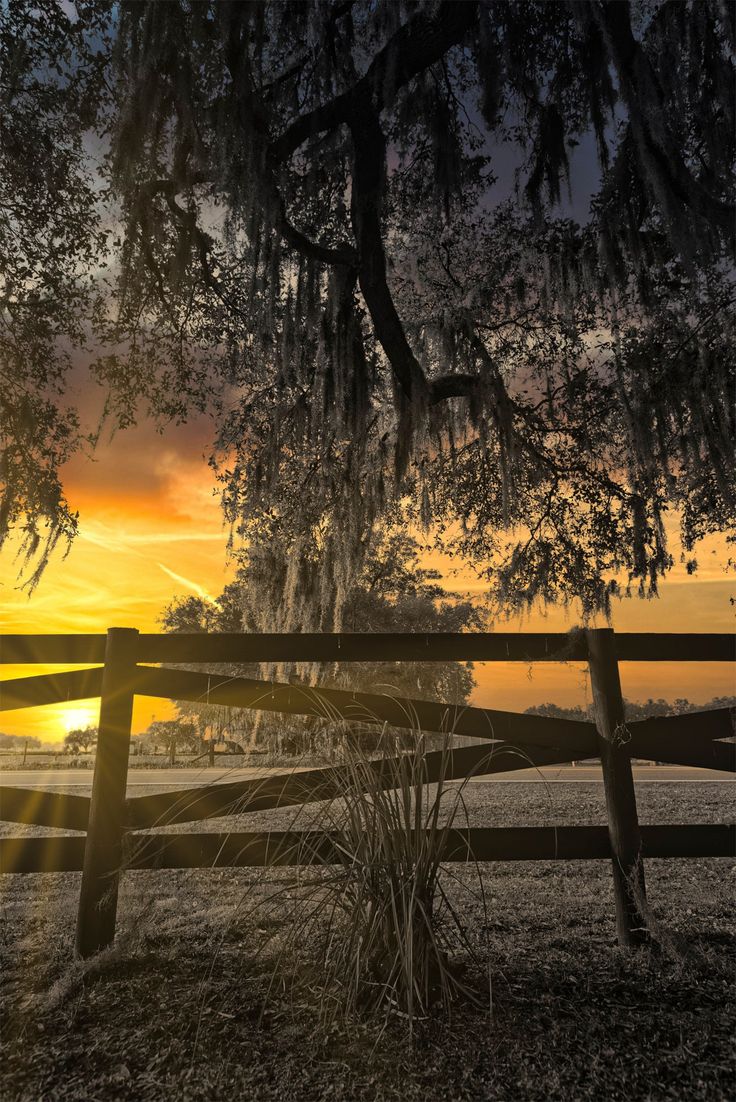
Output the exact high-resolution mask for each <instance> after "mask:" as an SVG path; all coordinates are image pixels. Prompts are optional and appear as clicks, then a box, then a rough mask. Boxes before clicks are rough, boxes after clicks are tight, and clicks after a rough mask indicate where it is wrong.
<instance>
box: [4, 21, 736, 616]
mask: <svg viewBox="0 0 736 1102" xmlns="http://www.w3.org/2000/svg"><path fill="white" fill-rule="evenodd" d="M10 13H11V14H10V15H5V13H4V15H3V18H4V19H5V34H4V36H2V49H3V50H4V55H3V58H4V74H5V75H4V88H5V89H6V102H7V103H8V104H10V105H11V106H13V105H15V104H16V103H18V104H21V105H22V109H23V112H25V116H24V117H25V118H26V119H27V124H26V125H27V127H31V126H32V119H33V117H34V112H35V113H36V114H37V116H38V118H39V120H40V123H39V125H40V126H41V127H42V128H43V133H44V134H48V135H49V139H50V140H51V139H53V135H54V134H55V133H56V132H57V131H59V129H60V128H61V127H62V126H64V127H65V128H66V129H65V131H64V133H65V139H64V142H62V143H60V145H59V150H58V151H57V150H56V149H55V148H51V149H50V151H49V153H48V155H46V154H45V153H44V154H43V155H42V157H41V163H44V164H46V163H47V164H48V165H55V164H56V163H57V161H58V159H59V158H60V157H62V155H63V151H64V150H65V149H68V150H69V151H70V152H69V154H68V161H69V163H68V164H66V162H65V163H64V165H63V166H62V167H63V169H64V173H65V175H64V178H65V179H69V178H76V177H80V178H81V177H82V176H83V175H84V172H86V171H88V169H89V166H90V165H91V163H92V162H91V159H90V158H89V154H88V144H87V147H85V146H83V144H82V139H83V136H85V135H87V138H86V139H85V140H86V141H87V143H88V142H89V134H91V133H97V134H99V135H104V144H103V155H102V162H101V166H100V167H99V180H100V184H101V185H102V188H101V190H99V191H98V192H96V193H94V195H92V194H91V193H88V192H85V193H84V203H86V206H85V207H84V210H83V212H82V225H84V222H85V217H86V219H87V222H89V225H90V227H91V228H90V233H89V234H88V235H87V236H86V237H85V236H84V234H82V239H81V240H80V241H76V240H72V241H70V242H69V243H68V247H66V248H64V249H60V250H58V251H59V252H61V253H62V254H63V256H64V258H65V259H64V261H63V263H62V261H60V260H57V259H56V252H55V251H54V250H55V248H56V246H54V245H53V241H54V238H53V236H52V235H51V234H50V233H49V232H47V231H46V230H45V229H44V230H43V234H42V236H43V242H44V248H43V249H42V251H41V255H40V258H39V260H38V268H39V271H40V272H41V273H42V278H45V279H46V280H47V282H48V281H50V280H51V279H53V278H54V277H55V273H59V278H60V279H61V277H62V276H63V275H64V273H65V272H68V273H69V275H68V279H67V282H73V278H76V276H75V273H77V272H78V271H79V270H80V262H84V261H85V260H86V258H87V252H85V250H89V248H90V244H89V243H90V242H91V241H92V242H93V243H94V247H95V248H96V251H97V254H98V256H99V259H100V263H101V264H102V263H103V261H104V262H107V263H108V271H109V273H110V277H111V278H112V277H113V276H114V287H112V288H111V290H110V296H111V303H110V307H111V308H110V309H109V310H108V312H107V313H106V314H104V315H100V316H99V317H98V318H97V319H96V320H97V321H98V322H99V324H98V326H97V332H98V336H99V339H101V340H104V341H105V342H106V344H107V346H108V348H110V349H113V350H114V349H115V348H117V349H122V351H119V352H118V353H117V354H115V355H112V354H111V355H108V356H104V357H101V358H100V360H99V362H98V365H97V370H98V372H99V374H100V376H101V377H102V378H105V379H107V380H109V381H110V382H112V383H113V384H115V386H116V387H117V393H125V394H126V396H127V401H128V413H127V415H128V416H130V410H132V409H133V408H134V406H135V404H136V403H137V402H148V403H149V404H150V405H151V406H152V407H153V408H154V409H156V410H157V411H158V412H159V413H160V414H162V415H165V416H185V415H186V414H187V412H188V411H189V410H191V409H192V408H196V407H198V406H200V405H201V404H203V403H205V402H206V401H207V400H208V397H209V396H210V395H211V394H212V393H214V394H215V395H218V394H219V395H221V396H225V397H226V399H227V403H228V407H227V411H226V413H225V414H224V416H223V418H222V421H221V431H220V435H219V442H218V443H219V449H220V451H219V455H220V460H221V464H222V467H223V468H224V473H223V478H224V506H225V512H226V516H227V518H228V519H229V520H230V521H231V522H232V524H233V525H234V528H235V531H236V533H237V534H239V535H240V536H242V537H243V539H244V540H245V541H246V542H247V543H248V545H249V546H250V547H254V546H255V544H256V543H259V544H260V545H261V546H262V547H263V548H264V551H263V561H264V562H265V561H266V560H267V559H269V561H271V562H273V561H274V560H275V559H277V558H278V557H279V555H281V559H282V562H281V564H278V563H276V564H275V574H276V576H278V577H280V578H282V579H283V581H284V587H285V588H284V589H283V591H282V593H281V594H280V595H279V597H278V600H275V601H274V602H272V606H271V607H270V608H268V609H267V613H266V614H267V615H268V616H269V617H270V622H271V625H272V626H274V624H278V626H293V627H305V628H306V627H310V626H314V624H315V623H319V622H321V621H324V613H323V608H324V603H325V602H322V603H319V602H318V601H316V600H315V595H316V594H317V593H318V592H321V593H326V592H328V591H329V592H330V593H331V594H333V595H336V596H337V599H336V600H330V601H329V608H330V610H331V616H332V623H333V624H334V625H336V626H339V624H340V623H341V620H342V615H343V611H344V609H345V607H346V605H345V601H346V597H347V594H348V592H349V590H350V588H351V586H352V584H353V582H354V580H355V578H356V577H357V575H358V574H359V572H360V569H361V566H362V555H363V553H364V550H365V547H366V546H367V539H366V537H367V535H368V534H369V533H370V530H371V528H372V526H373V525H374V524H375V523H376V521H377V518H379V517H380V516H382V515H383V513H384V512H385V510H386V509H387V508H390V507H391V505H392V503H394V502H395V501H396V500H398V499H400V498H401V497H402V496H403V495H408V496H409V497H410V499H411V501H412V504H413V508H414V510H415V514H416V517H417V519H418V520H421V521H423V522H424V523H426V524H429V523H430V522H433V523H435V524H439V525H440V528H441V529H442V528H444V529H445V533H444V534H445V535H448V533H449V535H450V536H452V534H453V533H454V532H455V530H456V527H457V526H458V524H459V526H460V534H459V538H458V539H457V540H456V541H455V543H456V546H457V547H458V548H459V549H460V550H461V551H463V552H464V553H467V554H471V555H473V556H475V557H476V558H483V557H486V558H491V559H493V560H494V565H493V567H492V569H491V577H492V578H494V580H495V582H496V584H497V587H498V589H499V592H500V594H501V596H502V598H503V600H504V602H505V603H506V604H510V605H525V604H529V603H530V602H533V601H534V600H535V599H536V598H537V597H544V598H548V599H569V598H570V597H571V596H578V597H580V599H581V601H582V604H583V609H584V611H586V612H589V611H591V610H593V609H596V608H600V607H604V608H605V607H606V606H607V604H608V602H609V600H610V596H611V593H612V592H615V589H616V587H615V585H613V583H612V582H611V581H610V575H611V573H612V572H614V571H617V570H624V571H627V572H628V573H629V575H630V577H631V578H632V579H633V580H635V581H637V582H638V583H639V584H640V585H641V587H642V588H643V589H646V590H648V591H650V592H651V591H654V590H655V589H656V582H657V577H658V575H660V574H661V573H663V572H665V571H666V570H667V569H668V568H669V566H670V565H671V559H670V556H669V553H668V550H667V546H666V540H665V538H664V529H663V519H662V518H663V514H664V512H665V510H666V509H667V508H668V507H670V506H672V505H675V506H677V508H678V509H679V510H680V511H681V513H682V515H683V518H684V521H683V525H684V527H683V532H684V537H685V543H686V545H687V546H690V545H692V543H693V542H694V540H695V539H697V538H698V537H699V536H700V535H701V534H703V533H704V532H706V531H709V530H712V529H719V530H721V529H722V528H723V527H724V526H725V525H726V524H728V523H729V522H731V521H732V520H733V516H734V508H733V507H734V499H735V497H736V492H735V490H734V478H733V466H732V462H731V460H732V453H733V442H734V435H735V433H734V414H733V409H734V402H733V396H734V374H735V372H734V352H733V348H734V341H733V332H732V318H733V311H732V310H731V309H730V307H732V304H733V299H734V292H733V266H732V248H733V214H734V210H733V191H732V177H731V166H732V162H733V155H734V133H735V128H734V119H735V115H736V112H735V109H734V81H733V64H732V59H733V56H734V51H733V41H734V15H733V7H732V6H729V5H725V4H721V3H718V2H716V0H702V2H700V3H697V4H688V5H684V4H675V3H667V2H660V0H636V2H632V3H629V2H628V0H591V2H589V3H572V2H566V0H559V2H548V0H545V2H541V0H523V2H522V0H519V2H506V0H504V2H501V0H441V2H437V0H420V2H417V3H414V2H412V3H409V2H404V0H378V2H376V0H349V2H342V0H332V2H328V3H320V4H316V3H314V4H303V3H285V2H283V0H278V2H270V0H260V2H254V3H239V2H218V3H214V2H204V0H203V2H199V3H187V2H185V0H178V2H171V3H166V4H161V3H156V2H155V0H149V2H138V3H122V4H120V5H118V6H115V7H110V6H109V5H105V4H102V3H100V2H96V0H92V2H87V0H79V3H77V4H76V5H75V15H76V20H75V19H74V18H73V16H72V15H66V16H65V15H63V14H62V13H61V11H60V10H59V9H58V7H57V5H56V4H55V3H52V2H51V0H40V2H38V3H37V2H34V3H31V2H30V0H25V2H21V3H18V4H15V5H11V7H10ZM47 28H48V29H47ZM26 40H28V41H29V42H30V43H31V45H32V50H31V52H30V53H26V48H25V42H26ZM57 54H58V57H59V58H60V59H61V60H60V61H58V62H57V61H56V60H55V58H56V56H57ZM90 88H96V89H97V92H98V97H97V100H96V101H95V103H96V105H97V115H96V117H95V118H92V117H90V115H89V109H88V105H89V103H90V102H91V101H90V96H89V89H90ZM44 96H47V97H48V98H49V102H50V104H51V107H50V108H49V109H48V110H47V109H45V108H42V104H43V103H44ZM75 96H77V97H80V98H79V102H77V100H76V99H75ZM11 137H12V135H11ZM20 138H22V135H20V136H19V137H16V138H14V139H13V140H14V141H15V144H16V147H18V149H19V150H20V157H19V161H18V165H17V166H16V167H14V168H13V171H14V173H15V174H16V175H17V176H19V177H20V178H21V180H20V185H19V186H21V187H22V186H24V185H23V181H24V180H25V179H27V178H31V179H32V178H33V173H34V172H35V174H36V176H38V175H39V171H38V168H37V167H34V166H38V164H39V159H38V156H37V152H36V149H35V148H34V150H33V153H30V152H28V151H27V149H26V147H25V146H23V147H22V148H21V145H22V143H21V141H20ZM579 143H582V145H583V147H584V149H587V147H588V146H590V151H591V152H590V156H588V157H587V160H588V164H589V167H590V164H591V163H592V160H593V153H592V150H593V148H595V149H596V150H597V165H598V173H599V176H600V187H599V188H598V189H597V194H596V195H595V196H594V198H593V201H592V203H591V210H590V212H589V214H586V215H585V217H584V218H583V219H582V223H583V224H582V225H578V224H576V222H575V221H573V219H572V218H571V215H572V214H573V213H574V212H575V208H574V207H573V206H571V205H570V204H569V203H568V204H567V205H565V202H564V195H563V185H564V184H565V183H566V182H569V181H570V177H571V175H572V174H573V170H574V167H575V164H576V162H575V159H574V156H575V155H574V148H575V146H576V145H577V144H579ZM29 144H30V143H26V145H29ZM37 144H38V143H36V146H37ZM10 148H11V151H12V149H13V148H14V147H13V145H12V142H11V147H10ZM586 156H587V154H586ZM32 158H33V160H32ZM514 175H515V176H516V183H517V186H516V188H515V189H514V188H511V187H509V183H510V178H511V177H512V176H514ZM108 185H109V187H110V188H111V191H110V192H109V193H108V192H106V191H105V190H104V187H106V186H108ZM39 187H40V188H41V192H40V193H41V194H43V195H47V194H48V196H49V197H51V199H53V197H54V196H56V197H57V198H58V210H57V211H56V212H55V215H54V216H55V218H57V219H61V218H63V217H64V214H65V212H66V211H67V210H72V209H73V208H72V206H71V205H70V204H71V203H72V199H71V198H69V199H67V198H65V192H64V189H63V187H62V186H61V184H60V182H59V179H57V180H56V182H55V183H53V182H52V185H51V186H50V187H49V188H47V190H46V191H44V190H43V189H44V188H45V187H46V185H45V184H42V185H39ZM108 195H109V197H110V198H111V199H112V201H113V205H112V206H111V207H108V208H107V213H108V215H109V216H110V221H111V222H112V223H113V224H114V234H115V235H117V237H115V236H111V237H110V238H109V239H105V240H104V241H100V238H99V232H100V223H99V222H98V221H97V220H96V215H95V216H94V217H93V216H91V215H90V211H92V210H93V209H94V211H98V209H99V204H100V203H102V206H103V208H104V200H105V199H106V198H107V197H108ZM74 201H76V198H75V199H74ZM95 203H97V204H98V205H97V206H95V205H94V204H95ZM8 209H9V210H10V213H9V214H7V215H6V218H7V219H9V222H6V225H9V226H10V234H11V236H19V237H20V239H21V240H22V239H23V233H24V232H25V230H26V226H27V225H28V224H31V225H33V221H32V219H33V218H34V217H35V215H34V214H33V213H32V212H33V210H34V205H33V203H30V204H27V203H26V204H21V205H19V206H18V207H17V208H11V204H10V202H9V203H8ZM29 212H30V213H29ZM85 212H86V213H85ZM29 220H30V223H29ZM78 224H79V222H78V220H77V221H72V222H71V225H73V226H77V225H78ZM44 250H45V251H44ZM23 271H24V269H23V264H22V263H20V266H19V271H18V273H17V274H16V276H15V284H14V285H15V287H16V288H17V289H16V291H15V292H14V293H15V294H20V295H21V297H23V295H25V290H24V288H25V283H24V276H23ZM62 282H63V281H62ZM62 291H64V287H63V286H62ZM7 301H8V302H10V303H11V305H14V300H12V299H9V300H7ZM113 303H114V309H113V308H112V306H113ZM85 305H86V306H89V304H88V303H87V302H86V300H85ZM23 309H25V310H26V312H27V307H24V308H23ZM23 309H21V311H20V313H23ZM87 313H88V314H90V310H89V309H88V310H87ZM10 314H11V315H12V314H13V309H12V308H11V309H10ZM75 316H76V315H75ZM65 324H66V323H65ZM61 328H62V330H63V332H66V329H64V327H63V326H62V327H61ZM67 328H69V326H68V325H67ZM55 362H57V363H58V362H59V361H58V359H57V360H56V361H55ZM51 408H57V407H53V406H52V407H51ZM38 423H39V426H40V427H39V432H40V436H41V439H42V440H43V439H49V440H53V441H56V443H55V445H54V447H55V449H56V450H54V448H51V450H50V451H49V453H48V454H44V457H43V462H44V463H46V464H47V466H48V469H49V471H51V472H55V470H56V466H57V465H58V460H59V455H60V452H59V447H60V445H59V443H58V434H57V435H56V436H55V435H54V425H53V423H52V422H49V423H48V424H47V425H46V427H45V428H44V427H43V424H44V423H43V419H40V420H39V422H38ZM65 439H68V437H65ZM13 446H14V445H12V444H11V454H15V453H14V452H13V451H12V448H13ZM52 489H53V493H52V494H51V496H50V497H49V499H48V501H47V502H46V503H45V504H43V505H42V504H40V503H39V502H38V501H37V499H36V497H34V495H33V494H32V493H31V492H30V491H29V490H28V488H27V486H26V484H25V483H24V482H23V479H22V478H20V479H16V481H15V483H14V488H13V489H11V492H10V496H9V497H8V499H7V500H8V503H9V504H8V505H7V506H6V513H7V514H8V515H10V514H11V513H12V515H13V516H14V517H15V518H16V520H17V518H18V517H26V518H27V520H26V522H25V523H26V525H27V535H28V538H29V541H30V542H29V547H30V548H31V549H32V548H33V546H34V541H35V539H36V536H37V531H38V521H39V518H44V517H47V516H51V517H52V518H56V520H55V521H54V523H56V524H57V529H54V530H55V531H56V530H58V531H59V532H62V531H63V532H64V533H67V534H68V533H69V532H70V531H71V529H70V527H69V524H68V523H67V526H66V528H64V526H63V525H61V527H60V526H59V525H60V524H61V522H60V520H59V517H61V515H62V513H61V512H60V509H61V508H62V507H61V505H60V499H59V495H58V492H57V490H58V486H57V484H52ZM49 503H50V504H49ZM62 512H63V510H62ZM284 533H285V534H286V538H282V536H283V534H284ZM508 533H510V535H509V534H508ZM274 535H275V536H276V537H277V538H276V540H274ZM284 564H286V565H287V566H288V569H287V570H286V571H284V569H282V567H283V566H284ZM279 610H281V613H282V619H281V621H280V622H279V621H275V620H274V617H275V616H276V615H277V613H278V612H279Z"/></svg>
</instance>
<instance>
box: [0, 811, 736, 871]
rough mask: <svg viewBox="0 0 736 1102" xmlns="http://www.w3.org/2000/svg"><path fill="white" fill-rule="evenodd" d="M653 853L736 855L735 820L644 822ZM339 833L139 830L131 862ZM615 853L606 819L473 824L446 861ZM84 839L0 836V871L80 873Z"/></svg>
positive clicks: (297, 853)
mask: <svg viewBox="0 0 736 1102" xmlns="http://www.w3.org/2000/svg"><path fill="white" fill-rule="evenodd" d="M641 835H642V846H643V852H644V855H645V856H646V857H647V858H697V857H728V858H731V859H733V858H735V857H736V827H735V826H732V825H721V824H713V823H706V824H667V825H661V826H643V827H641ZM335 841H336V837H335V836H334V835H329V834H327V833H324V832H322V831H264V832H253V833H242V834H212V833H206V834H179V835H176V834H173V835H161V834H159V835H140V834H139V835H132V836H130V837H129V838H128V840H127V843H126V847H125V848H126V852H125V856H124V860H125V864H126V868H128V869H136V870H144V869H179V868H190V869H192V868H236V867H237V868H263V867H266V866H273V867H276V866H280V865H296V864H302V865H306V864H316V863H319V864H323V863H328V862H330V861H331V860H333V859H334V857H335V854H334V845H335ZM610 856H611V848H610V841H609V837H608V830H607V828H606V827H605V826H562V827H471V828H470V829H468V830H453V831H451V832H448V837H447V846H446V849H445V853H444V856H443V860H445V861H469V860H472V861H554V860H559V861H586V860H604V859H607V858H609V859H610ZM83 857H84V839H83V838H70V837H53V838H3V839H0V872H3V873H37V872H75V871H79V870H80V869H81V867H82V862H83Z"/></svg>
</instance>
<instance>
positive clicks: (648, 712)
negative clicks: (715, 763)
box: [524, 696, 736, 723]
mask: <svg viewBox="0 0 736 1102" xmlns="http://www.w3.org/2000/svg"><path fill="white" fill-rule="evenodd" d="M734 707H736V696H714V697H712V698H711V699H710V700H709V701H708V702H707V703H706V704H693V703H692V702H691V701H690V700H686V699H685V698H684V697H678V698H677V699H676V700H674V701H670V700H663V699H662V697H660V698H659V699H658V700H652V698H651V697H650V698H649V700H645V701H638V700H626V699H624V714H625V716H626V719H629V720H631V721H632V723H633V722H635V721H636V720H638V719H650V718H651V717H652V716H680V715H685V714H686V713H687V712H707V711H712V710H713V709H715V708H734ZM524 714H525V715H532V716H552V717H553V718H555V719H576V720H579V721H580V722H581V723H582V722H591V721H592V720H594V718H595V708H594V706H593V704H588V705H587V707H586V708H582V707H581V706H580V705H579V704H576V705H575V706H574V707H572V708H562V707H561V706H560V705H559V704H535V705H534V706H533V707H531V708H526V709H525V713H524Z"/></svg>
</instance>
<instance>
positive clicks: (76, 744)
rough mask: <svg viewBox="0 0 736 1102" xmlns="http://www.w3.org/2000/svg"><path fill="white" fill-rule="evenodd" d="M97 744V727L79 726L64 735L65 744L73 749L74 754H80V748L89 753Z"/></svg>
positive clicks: (68, 748) (69, 748)
mask: <svg viewBox="0 0 736 1102" xmlns="http://www.w3.org/2000/svg"><path fill="white" fill-rule="evenodd" d="M96 745H97V728H96V727H77V728H75V730H73V731H69V732H67V734H66V735H65V736H64V746H65V747H66V748H67V750H71V752H72V754H78V753H79V752H80V750H81V751H82V752H83V753H84V754H87V753H89V751H90V750H93V749H94V747H95V746H96Z"/></svg>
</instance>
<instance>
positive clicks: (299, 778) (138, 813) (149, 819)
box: [126, 744, 571, 830]
mask: <svg viewBox="0 0 736 1102" xmlns="http://www.w3.org/2000/svg"><path fill="white" fill-rule="evenodd" d="M570 757H571V755H570V752H569V751H564V750H554V749H547V748H541V747H534V746H528V747H524V748H522V749H519V748H517V747H509V746H505V745H503V744H501V745H496V744H493V745H492V746H463V747H459V748H458V749H455V750H452V751H451V752H450V754H449V755H447V756H446V757H444V758H443V753H442V751H431V752H430V753H428V754H427V755H426V756H425V763H426V780H427V782H428V783H431V782H433V781H435V780H437V778H438V777H439V776H440V775H442V776H444V777H445V779H448V780H450V779H460V778H462V777H465V776H468V775H471V774H477V775H486V774H489V773H503V772H508V771H509V770H513V769H525V768H532V767H535V766H542V765H559V764H562V763H563V762H566V761H569V760H570ZM371 767H372V769H373V771H374V773H375V776H376V777H377V778H379V779H381V778H382V779H383V782H384V783H385V786H386V787H387V788H389V787H391V786H392V783H393V782H394V778H395V772H394V767H393V766H392V764H391V762H390V761H387V760H386V759H383V760H379V761H375V762H372V763H371ZM349 779H350V771H349V768H348V767H346V766H334V767H330V768H322V769H303V770H299V771H295V772H293V773H280V774H271V775H269V776H266V777H253V778H250V779H248V780H245V781H235V782H232V783H230V784H213V785H207V786H204V785H200V786H198V787H197V788H189V789H185V790H184V791H181V790H180V791H178V792H161V793H157V794H155V795H150V796H134V797H131V798H129V799H128V800H127V801H126V804H127V816H128V817H127V823H128V827H129V828H130V829H131V830H142V829H147V828H149V827H154V826H164V825H168V824H171V823H187V822H194V821H196V820H199V819H214V818H220V817H222V816H225V815H234V814H239V815H242V814H247V813H249V812H251V811H266V810H269V809H271V808H276V807H294V806H297V805H299V804H307V803H315V802H318V801H320V800H331V799H336V798H338V797H339V796H340V795H341V793H342V792H344V791H345V786H346V784H347V783H348V781H349Z"/></svg>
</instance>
